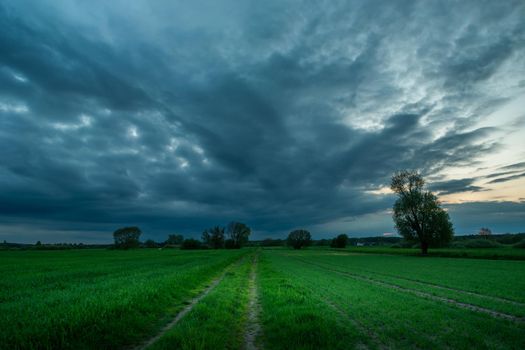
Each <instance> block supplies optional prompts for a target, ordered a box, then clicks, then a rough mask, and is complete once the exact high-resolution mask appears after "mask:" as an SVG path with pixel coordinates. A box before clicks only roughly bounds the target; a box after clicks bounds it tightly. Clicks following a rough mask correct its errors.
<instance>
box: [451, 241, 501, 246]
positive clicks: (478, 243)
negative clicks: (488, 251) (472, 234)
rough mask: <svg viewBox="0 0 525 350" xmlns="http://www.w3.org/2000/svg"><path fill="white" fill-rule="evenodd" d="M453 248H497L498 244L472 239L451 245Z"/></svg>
mask: <svg viewBox="0 0 525 350" xmlns="http://www.w3.org/2000/svg"><path fill="white" fill-rule="evenodd" d="M454 243H456V242H454ZM453 246H454V247H457V248H497V247H499V246H500V244H499V243H497V242H494V241H492V240H489V239H472V240H467V241H463V242H461V243H460V244H453Z"/></svg>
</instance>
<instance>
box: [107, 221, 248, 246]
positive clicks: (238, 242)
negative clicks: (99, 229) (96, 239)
mask: <svg viewBox="0 0 525 350" xmlns="http://www.w3.org/2000/svg"><path fill="white" fill-rule="evenodd" d="M141 234H142V231H141V230H140V228H138V227H137V226H129V227H122V228H119V229H117V230H116V231H115V232H113V240H114V245H113V247H114V248H115V249H132V248H139V247H141V246H142V247H145V248H160V247H174V246H180V248H181V249H223V248H226V249H239V248H242V247H243V246H245V245H246V244H247V243H248V240H249V237H250V234H251V229H250V228H249V227H248V226H247V225H246V224H244V223H241V222H236V221H232V222H230V223H229V224H228V225H227V226H226V227H222V226H214V227H211V228H208V229H205V230H204V231H203V232H202V235H201V240H197V239H194V238H187V239H184V237H183V236H182V235H180V234H171V235H169V236H168V239H167V240H166V241H165V242H163V243H157V242H155V241H153V240H152V239H148V240H146V241H145V242H144V243H143V244H141V243H140V236H141Z"/></svg>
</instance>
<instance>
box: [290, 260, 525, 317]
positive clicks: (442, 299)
mask: <svg viewBox="0 0 525 350" xmlns="http://www.w3.org/2000/svg"><path fill="white" fill-rule="evenodd" d="M294 259H296V260H298V261H300V262H302V263H304V264H309V265H313V266H317V267H320V268H322V269H324V270H327V271H332V272H335V273H337V274H339V275H342V276H346V277H350V278H353V279H356V280H360V281H364V282H368V283H371V284H375V285H379V286H382V287H387V288H390V289H394V290H398V291H401V292H405V293H409V294H413V295H416V296H419V297H421V298H424V299H430V300H434V301H440V302H444V303H447V304H451V305H454V306H456V307H459V308H462V309H467V310H471V311H476V312H480V313H484V314H488V315H490V316H492V317H496V318H502V319H506V320H510V321H514V322H519V323H525V318H524V317H516V316H513V315H509V314H505V313H502V312H499V311H495V310H491V309H487V308H483V307H480V306H476V305H472V304H467V303H463V302H459V301H457V300H454V299H450V298H445V297H440V296H436V295H432V294H429V293H425V292H421V291H417V290H413V289H410V288H405V287H401V286H398V285H395V284H391V283H388V282H383V281H379V280H376V279H373V278H370V277H363V276H361V275H358V274H353V273H350V272H344V271H340V270H336V269H332V268H329V267H327V266H326V265H320V264H316V263H312V262H310V261H305V260H302V259H299V258H294Z"/></svg>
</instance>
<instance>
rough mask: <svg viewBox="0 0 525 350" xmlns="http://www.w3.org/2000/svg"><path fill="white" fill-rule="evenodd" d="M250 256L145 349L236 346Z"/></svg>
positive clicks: (240, 335) (240, 333)
mask: <svg viewBox="0 0 525 350" xmlns="http://www.w3.org/2000/svg"><path fill="white" fill-rule="evenodd" d="M250 270H251V259H244V260H243V261H242V262H241V263H240V264H239V265H237V266H234V267H233V268H232V269H230V270H229V271H228V272H227V273H226V274H225V276H224V278H223V280H222V281H221V283H220V284H219V285H218V286H217V287H216V288H215V289H213V290H212V291H211V292H210V293H209V294H208V295H207V296H206V297H205V298H204V299H202V301H201V302H199V303H198V304H196V305H195V307H194V308H193V309H192V310H191V311H190V312H189V313H188V314H187V315H186V316H185V317H184V318H183V319H182V320H181V321H180V322H179V323H178V324H177V325H176V326H174V327H173V328H172V329H171V330H170V331H168V332H167V333H166V334H165V335H164V336H163V337H161V338H160V339H159V340H158V341H157V342H156V343H154V344H153V345H152V346H151V347H149V349H152V350H159V349H240V348H242V344H243V335H244V326H245V323H246V315H247V305H248V281H249V273H250Z"/></svg>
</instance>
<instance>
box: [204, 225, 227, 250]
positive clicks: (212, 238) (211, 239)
mask: <svg viewBox="0 0 525 350" xmlns="http://www.w3.org/2000/svg"><path fill="white" fill-rule="evenodd" d="M202 240H203V241H204V243H206V244H207V245H208V246H209V247H210V248H214V249H219V248H222V247H224V227H220V226H215V227H212V228H209V229H206V230H204V232H202Z"/></svg>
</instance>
